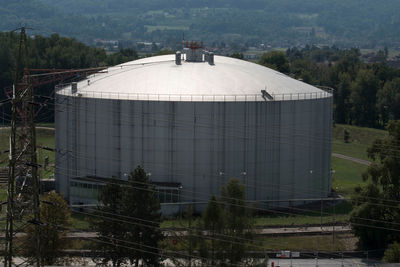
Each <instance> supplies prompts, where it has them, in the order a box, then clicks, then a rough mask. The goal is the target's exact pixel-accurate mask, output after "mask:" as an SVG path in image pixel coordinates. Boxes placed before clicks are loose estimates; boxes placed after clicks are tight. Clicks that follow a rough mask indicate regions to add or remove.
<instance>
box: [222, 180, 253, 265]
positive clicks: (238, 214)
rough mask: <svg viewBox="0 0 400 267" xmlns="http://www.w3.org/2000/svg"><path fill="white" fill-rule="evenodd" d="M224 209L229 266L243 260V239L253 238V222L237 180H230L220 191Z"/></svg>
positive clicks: (242, 190) (243, 189)
mask: <svg viewBox="0 0 400 267" xmlns="http://www.w3.org/2000/svg"><path fill="white" fill-rule="evenodd" d="M221 195H222V196H221V201H222V202H223V207H224V209H225V222H226V223H225V227H224V235H225V236H227V237H226V238H225V244H224V245H225V252H226V253H225V258H226V259H227V261H228V262H229V264H230V265H235V264H238V263H239V262H241V261H242V260H243V258H244V257H245V255H246V249H247V248H248V244H247V242H243V240H244V239H247V240H250V239H252V238H253V231H254V221H253V219H252V216H251V212H250V209H249V208H248V206H247V204H246V192H245V186H244V185H243V184H241V183H240V182H239V180H238V179H236V178H233V179H231V180H230V181H229V182H228V183H227V184H226V185H225V186H224V187H223V188H222V191H221Z"/></svg>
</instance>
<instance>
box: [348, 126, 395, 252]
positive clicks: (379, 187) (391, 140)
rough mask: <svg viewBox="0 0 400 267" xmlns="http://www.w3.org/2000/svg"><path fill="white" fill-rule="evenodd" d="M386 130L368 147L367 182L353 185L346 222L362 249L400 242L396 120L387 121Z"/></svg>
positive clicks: (365, 176)
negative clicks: (384, 133)
mask: <svg viewBox="0 0 400 267" xmlns="http://www.w3.org/2000/svg"><path fill="white" fill-rule="evenodd" d="M387 129H388V132H389V135H388V136H387V137H386V138H384V139H377V140H375V141H374V143H373V145H372V146H371V147H370V148H369V149H368V156H369V157H370V158H371V159H373V160H376V161H375V162H373V163H372V164H371V165H370V166H369V167H368V169H367V171H366V172H365V173H364V174H363V179H364V180H365V181H367V182H368V184H367V185H366V186H364V187H358V188H356V194H355V196H354V203H355V209H354V210H353V212H352V214H351V218H350V221H351V223H352V227H353V230H354V233H355V234H356V235H357V236H358V237H359V240H360V241H359V245H360V247H361V248H364V249H382V248H387V247H388V245H389V244H391V243H394V242H399V241H400V234H399V233H400V229H399V227H398V222H399V220H400V211H399V206H398V203H400V172H399V170H400V160H399V159H400V150H399V149H398V147H399V144H400V121H390V122H389V124H388V127H387Z"/></svg>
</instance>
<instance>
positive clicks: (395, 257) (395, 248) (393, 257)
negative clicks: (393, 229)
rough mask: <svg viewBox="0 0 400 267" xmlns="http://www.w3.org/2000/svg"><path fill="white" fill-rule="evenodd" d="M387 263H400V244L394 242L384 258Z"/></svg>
mask: <svg viewBox="0 0 400 267" xmlns="http://www.w3.org/2000/svg"><path fill="white" fill-rule="evenodd" d="M383 261H385V262H397V263H399V262H400V243H398V242H394V243H393V244H390V245H389V247H388V248H387V249H386V251H385V255H384V256H383Z"/></svg>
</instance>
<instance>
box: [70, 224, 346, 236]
mask: <svg viewBox="0 0 400 267" xmlns="http://www.w3.org/2000/svg"><path fill="white" fill-rule="evenodd" d="M333 230H335V232H336V233H343V232H350V231H351V227H350V226H348V225H345V226H342V225H340V226H335V229H334V227H333V226H322V231H321V227H319V226H318V227H317V226H313V227H286V228H262V229H258V230H257V234H260V235H279V236H282V235H297V234H301V235H307V234H309V235H312V234H321V233H323V234H327V233H332V231H333ZM163 232H164V235H165V236H185V235H187V231H179V230H163ZM67 236H68V237H70V238H94V237H97V234H96V233H95V232H72V233H68V235H67Z"/></svg>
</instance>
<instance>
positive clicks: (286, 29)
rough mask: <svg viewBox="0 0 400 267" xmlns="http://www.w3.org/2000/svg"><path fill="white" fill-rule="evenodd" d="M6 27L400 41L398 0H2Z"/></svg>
mask: <svg viewBox="0 0 400 267" xmlns="http://www.w3.org/2000/svg"><path fill="white" fill-rule="evenodd" d="M0 6H1V8H0V16H1V18H2V19H1V21H0V31H10V30H13V29H15V28H16V27H18V26H21V25H26V26H28V27H31V28H32V29H33V30H32V31H33V32H34V34H40V35H44V36H50V35H51V34H53V33H59V34H61V35H64V36H70V37H75V38H77V39H78V40H80V41H83V42H85V43H87V44H94V43H95V40H96V39H104V40H120V41H121V42H122V41H125V42H129V41H131V42H133V41H144V40H146V41H149V42H160V41H161V42H165V43H166V44H167V45H170V46H171V47H172V48H173V44H179V42H180V40H181V38H182V33H183V32H184V33H185V37H186V38H187V39H194V40H203V41H204V42H206V43H207V44H210V45H211V44H213V43H215V42H225V43H228V44H229V43H243V44H246V45H248V46H253V45H256V44H260V43H264V44H268V45H271V46H272V47H294V46H302V45H306V44H318V45H321V44H322V45H328V46H332V45H336V46H338V47H342V48H350V47H360V48H376V47H385V46H386V47H389V48H396V49H397V48H399V47H400V32H399V31H400V16H398V14H399V11H400V2H399V1H397V0H381V1H379V2H377V1H373V0H351V1H348V0H337V1H335V2H334V3H332V1H329V0H303V1H300V0H246V1H244V0H218V1H210V0H187V1H177V0H171V1H162V0H147V1H139V0H69V1H63V0H15V1H9V0H0Z"/></svg>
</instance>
